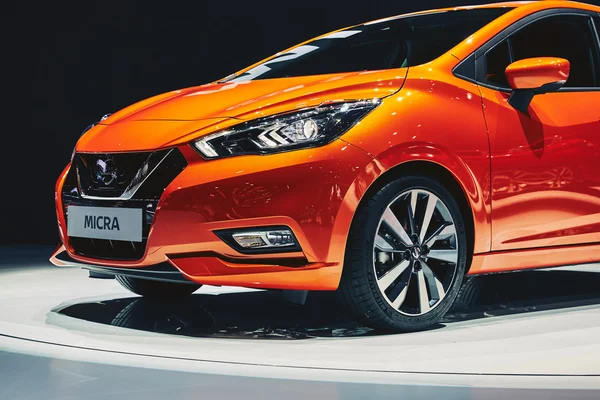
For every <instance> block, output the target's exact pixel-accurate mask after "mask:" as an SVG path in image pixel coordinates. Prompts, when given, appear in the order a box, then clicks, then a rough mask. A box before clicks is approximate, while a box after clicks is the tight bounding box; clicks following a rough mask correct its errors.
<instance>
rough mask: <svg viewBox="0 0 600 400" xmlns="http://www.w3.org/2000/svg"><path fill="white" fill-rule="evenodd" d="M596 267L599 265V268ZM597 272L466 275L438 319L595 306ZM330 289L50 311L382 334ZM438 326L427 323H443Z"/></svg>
mask: <svg viewBox="0 0 600 400" xmlns="http://www.w3.org/2000/svg"><path fill="white" fill-rule="evenodd" d="M599 272H600V271H599ZM599 287H600V273H598V274H596V273H593V272H582V271H560V270H559V271H552V273H549V271H529V272H525V273H521V274H499V275H488V276H482V277H474V278H470V280H469V281H468V282H467V283H466V285H465V287H464V288H463V291H462V293H461V296H460V297H459V300H458V301H457V303H456V304H455V306H454V308H453V310H452V311H451V312H450V313H448V315H447V316H446V317H445V319H444V322H445V323H450V322H459V321H467V320H472V321H476V320H477V319H483V318H489V317H493V316H501V315H511V314H521V313H528V312H534V311H541V310H557V309H561V308H570V307H574V306H581V305H591V304H600V293H599V291H598V288H599ZM336 301H337V299H336V297H335V294H334V293H328V292H317V293H311V294H310V297H309V298H308V301H307V303H306V305H304V306H299V305H294V304H290V303H287V302H285V301H283V295H282V293H281V292H279V291H253V292H238V293H224V294H221V295H219V296H215V295H213V294H203V293H198V294H195V295H194V296H192V297H190V298H189V299H187V300H184V301H180V302H175V303H161V302H156V301H152V300H148V299H144V298H140V297H126V298H117V299H110V300H98V301H91V302H77V303H74V304H69V305H63V306H60V307H57V308H55V309H53V310H52V311H53V312H55V313H58V314H62V315H66V316H69V317H72V318H78V319H81V320H86V321H90V322H95V323H101V324H106V325H112V326H117V327H122V328H130V329H135V330H143V331H148V332H157V333H165V334H170V335H182V336H192V337H218V338H238V339H244V338H245V339H251V338H260V339H310V338H315V337H354V336H369V335H384V334H385V332H375V331H373V330H371V329H370V328H368V327H365V326H361V325H359V324H357V323H356V322H354V321H353V320H352V319H351V318H349V316H347V315H345V313H344V310H343V309H342V308H341V307H340V306H338V305H337V304H336ZM443 328H444V324H440V325H439V326H437V327H435V328H434V329H443Z"/></svg>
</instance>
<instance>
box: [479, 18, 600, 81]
mask: <svg viewBox="0 0 600 400" xmlns="http://www.w3.org/2000/svg"><path fill="white" fill-rule="evenodd" d="M590 22H591V19H590V18H589V17H585V16H579V15H557V16H554V17H548V18H544V19H542V20H540V21H537V22H534V23H532V24H530V25H527V26H526V27H524V28H523V29H521V30H519V31H518V32H516V33H514V34H513V35H512V36H510V37H509V38H508V39H507V40H506V41H504V42H503V43H501V44H500V45H498V46H496V47H494V48H493V49H492V50H490V51H488V52H487V53H486V65H487V73H486V83H488V84H491V85H494V86H500V87H508V83H507V82H506V77H505V74H504V70H505V69H506V67H508V65H509V64H510V63H511V61H518V60H523V59H525V58H535V57H560V58H565V59H567V60H569V62H570V63H571V74H570V76H569V79H568V81H567V84H566V85H565V86H566V87H595V86H600V79H598V75H597V74H598V72H600V71H599V70H598V54H597V53H598V50H597V47H596V39H595V32H593V31H592V29H591V24H590ZM507 54H508V56H507Z"/></svg>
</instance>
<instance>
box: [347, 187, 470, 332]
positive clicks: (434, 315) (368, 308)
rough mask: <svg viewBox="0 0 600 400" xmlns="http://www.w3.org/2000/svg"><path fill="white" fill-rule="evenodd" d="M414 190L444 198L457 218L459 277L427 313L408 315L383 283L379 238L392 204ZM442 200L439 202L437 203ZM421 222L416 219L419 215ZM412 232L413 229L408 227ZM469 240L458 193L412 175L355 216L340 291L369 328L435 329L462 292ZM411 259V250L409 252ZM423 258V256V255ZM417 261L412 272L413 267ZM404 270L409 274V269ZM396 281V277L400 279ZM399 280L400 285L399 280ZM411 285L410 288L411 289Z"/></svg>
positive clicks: (456, 275)
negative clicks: (377, 262)
mask: <svg viewBox="0 0 600 400" xmlns="http://www.w3.org/2000/svg"><path fill="white" fill-rule="evenodd" d="M409 190H426V191H428V192H431V193H433V194H434V195H435V196H437V198H438V199H439V200H441V201H442V203H443V204H444V206H445V207H446V209H447V210H448V211H449V213H450V214H451V216H452V219H453V222H454V227H455V231H456V232H455V235H454V238H455V239H454V240H455V248H456V250H458V254H457V262H456V263H454V265H455V267H454V268H455V269H454V270H453V271H455V272H453V273H451V274H452V275H453V277H452V278H451V279H449V280H448V282H449V283H448V288H447V290H445V297H443V298H441V299H440V300H439V301H438V303H439V304H436V305H435V307H434V308H432V309H431V310H429V311H427V312H425V313H424V314H422V315H415V316H413V315H407V314H405V313H402V312H400V311H399V310H396V309H395V308H393V307H392V304H391V303H390V302H389V299H388V298H387V297H384V296H386V295H385V294H383V293H382V290H380V287H379V285H378V282H377V279H381V277H379V278H378V277H377V275H376V274H377V272H376V268H375V267H374V266H375V258H374V257H375V256H374V252H375V236H376V234H379V229H380V221H381V219H382V216H383V213H384V211H386V209H387V207H388V205H390V204H392V203H393V202H394V201H395V200H394V199H397V198H398V196H400V195H401V194H402V193H405V192H407V191H409ZM436 204H438V203H436ZM415 220H416V218H415ZM407 232H408V231H407ZM467 248H468V243H467V235H466V232H465V224H464V220H463V217H462V215H461V212H460V208H459V206H458V204H457V202H456V200H455V199H454V198H453V196H452V194H451V193H450V191H448V189H446V188H445V187H444V186H443V185H442V184H440V183H439V182H438V181H436V180H434V179H432V178H429V177H425V176H408V177H403V178H400V179H398V180H395V181H393V182H391V183H389V184H387V185H385V186H384V187H383V188H381V189H380V190H379V191H378V192H377V193H375V194H374V195H373V196H372V197H371V198H369V199H368V200H366V201H365V202H364V203H363V204H362V205H361V207H360V208H359V210H358V211H357V214H356V215H355V218H354V221H353V223H352V227H351V229H350V233H349V237H348V242H347V246H346V259H345V263H344V271H343V274H342V280H341V283H340V288H339V292H340V294H341V297H342V299H343V300H344V302H345V303H346V305H347V306H348V308H349V309H350V311H352V312H353V314H354V315H355V316H356V318H357V319H358V320H359V321H360V322H362V323H364V324H366V325H367V326H369V327H372V328H374V329H378V330H384V331H393V332H412V331H420V330H424V329H427V328H430V327H432V326H434V325H436V324H437V323H439V321H440V320H441V319H442V317H443V316H444V315H445V314H446V312H447V311H448V310H449V309H450V307H451V306H452V304H453V303H454V301H455V299H456V297H457V296H458V293H459V290H460V288H461V285H462V282H463V278H464V276H465V268H466V266H467V265H468V263H467V261H468V257H469V254H468V251H467ZM403 256H404V257H406V254H404V255H403ZM417 260H418V259H417ZM412 265H413V264H411V267H410V269H411V271H412ZM411 271H409V272H407V274H408V276H409V277H408V278H407V282H413V281H412V279H413V276H414V274H415V273H416V272H414V271H412V272H411ZM403 274H404V273H403ZM394 282H396V281H394ZM394 284H395V283H394ZM408 287H409V285H408V283H407V284H406V288H407V290H408Z"/></svg>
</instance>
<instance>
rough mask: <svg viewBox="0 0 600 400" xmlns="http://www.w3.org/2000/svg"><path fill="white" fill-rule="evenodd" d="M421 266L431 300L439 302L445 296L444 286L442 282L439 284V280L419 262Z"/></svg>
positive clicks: (426, 266)
mask: <svg viewBox="0 0 600 400" xmlns="http://www.w3.org/2000/svg"><path fill="white" fill-rule="evenodd" d="M421 266H422V267H423V274H424V275H425V280H426V281H427V286H429V293H431V300H436V301H437V300H441V299H442V298H443V297H444V295H445V294H446V291H445V290H444V285H442V282H440V280H439V279H438V278H437V277H436V276H435V274H434V273H433V271H432V270H431V268H429V266H428V265H427V264H425V263H424V262H421Z"/></svg>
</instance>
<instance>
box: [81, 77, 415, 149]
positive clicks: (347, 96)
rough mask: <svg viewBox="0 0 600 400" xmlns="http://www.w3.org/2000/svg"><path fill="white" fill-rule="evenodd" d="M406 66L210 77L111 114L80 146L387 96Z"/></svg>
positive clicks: (166, 136) (171, 135)
mask: <svg viewBox="0 0 600 400" xmlns="http://www.w3.org/2000/svg"><path fill="white" fill-rule="evenodd" d="M406 73H407V69H406V68H403V69H395V70H388V71H375V72H357V73H345V74H333V75H319V76H308V77H298V78H282V79H268V80H256V81H248V82H226V83H212V84H208V85H203V86H198V87H193V88H188V89H182V90H176V91H172V92H168V93H165V94H161V95H158V96H155V97H152V98H149V99H146V100H143V101H141V102H139V103H136V104H134V105H131V106H129V107H126V108H124V109H123V110H121V111H118V112H116V113H115V114H112V115H111V116H110V117H108V118H107V119H105V120H104V121H102V122H100V123H99V124H98V125H96V126H95V127H94V128H92V129H91V130H90V131H88V132H87V133H86V134H85V135H84V136H83V137H82V138H81V139H80V140H79V143H78V145H77V150H78V151H90V152H91V151H93V152H98V151H107V152H108V151H142V150H151V149H156V148H161V147H168V146H174V145H179V144H182V143H185V142H189V141H191V140H193V139H195V138H197V137H202V136H204V135H207V134H210V133H213V132H215V131H218V130H221V129H225V128H228V127H230V126H232V125H235V124H237V123H240V122H242V121H244V120H251V119H255V118H260V117H264V116H269V115H275V114H279V113H282V112H288V111H293V110H296V109H302V108H305V107H312V106H317V105H319V104H321V103H324V102H328V101H341V100H358V99H373V98H383V97H386V96H389V95H391V94H393V93H395V92H397V91H398V90H400V88H401V87H402V84H403V82H404V79H405V78H406Z"/></svg>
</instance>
